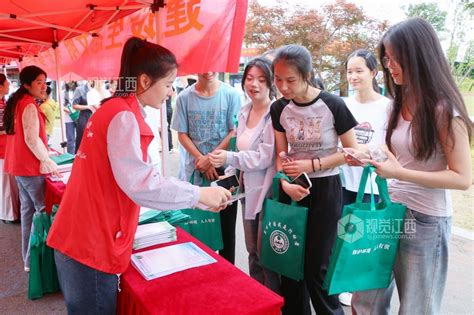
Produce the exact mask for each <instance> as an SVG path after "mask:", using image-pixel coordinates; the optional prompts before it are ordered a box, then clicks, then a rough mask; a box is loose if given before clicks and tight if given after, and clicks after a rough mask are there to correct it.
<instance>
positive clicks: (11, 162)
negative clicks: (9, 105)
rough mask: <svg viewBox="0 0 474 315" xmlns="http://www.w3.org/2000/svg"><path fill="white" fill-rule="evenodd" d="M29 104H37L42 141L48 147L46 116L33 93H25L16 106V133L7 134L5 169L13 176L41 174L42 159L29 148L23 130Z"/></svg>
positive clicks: (39, 134)
mask: <svg viewBox="0 0 474 315" xmlns="http://www.w3.org/2000/svg"><path fill="white" fill-rule="evenodd" d="M29 104H35V108H36V112H37V114H38V121H39V133H38V136H39V137H40V139H41V141H43V143H44V145H45V146H46V147H48V145H47V143H48V142H47V140H46V131H45V129H44V121H45V116H44V114H43V112H42V111H41V110H40V109H39V107H38V105H36V102H35V100H34V99H33V97H31V95H28V94H25V95H24V96H23V97H22V98H21V99H20V101H19V102H18V104H16V108H15V123H14V126H15V134H13V135H7V143H6V146H5V162H4V171H5V173H8V174H10V175H13V176H39V175H42V174H41V173H40V161H39V160H38V159H37V158H36V156H34V154H33V152H31V150H30V149H29V148H28V146H27V145H26V142H25V134H24V132H23V119H22V117H23V112H24V111H25V108H26V106H27V105H29Z"/></svg>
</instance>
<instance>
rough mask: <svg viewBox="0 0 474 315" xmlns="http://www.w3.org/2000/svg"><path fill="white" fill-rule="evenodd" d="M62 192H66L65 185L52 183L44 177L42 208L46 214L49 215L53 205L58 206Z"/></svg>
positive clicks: (59, 182)
mask: <svg viewBox="0 0 474 315" xmlns="http://www.w3.org/2000/svg"><path fill="white" fill-rule="evenodd" d="M64 190H66V185H65V184H64V183H63V182H61V181H58V182H53V181H52V180H51V179H49V178H48V177H46V189H45V194H44V206H45V210H46V212H47V213H48V214H49V213H51V208H52V207H53V205H55V204H59V202H60V201H61V198H62V196H63V194H64Z"/></svg>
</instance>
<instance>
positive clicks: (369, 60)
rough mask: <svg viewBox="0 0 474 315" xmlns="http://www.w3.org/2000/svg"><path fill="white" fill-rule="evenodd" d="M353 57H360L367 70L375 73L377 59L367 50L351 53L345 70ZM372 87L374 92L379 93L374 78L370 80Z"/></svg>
mask: <svg viewBox="0 0 474 315" xmlns="http://www.w3.org/2000/svg"><path fill="white" fill-rule="evenodd" d="M354 57H361V58H362V59H364V61H365V65H366V66H367V68H369V70H370V71H371V72H372V71H374V70H375V72H377V58H375V56H374V54H373V53H371V52H370V51H368V50H367V49H357V50H355V51H353V52H352V53H351V54H350V55H349V57H347V60H346V70H347V64H348V63H349V59H351V58H354ZM372 87H373V89H374V91H375V92H377V93H380V87H379V85H378V83H377V80H376V79H375V76H374V77H373V78H372Z"/></svg>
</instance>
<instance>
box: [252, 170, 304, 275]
mask: <svg viewBox="0 0 474 315" xmlns="http://www.w3.org/2000/svg"><path fill="white" fill-rule="evenodd" d="M280 178H283V179H285V180H289V178H288V177H287V176H286V175H284V174H283V173H282V172H278V173H277V174H276V175H275V177H274V178H273V186H272V187H273V197H272V198H273V199H270V198H267V199H265V203H264V205H263V211H264V212H263V219H262V220H263V221H262V244H261V253H260V260H261V262H262V265H263V266H265V267H266V268H268V269H270V270H273V271H275V272H277V273H279V274H281V275H283V276H285V277H288V278H291V279H294V280H301V279H303V277H304V257H305V254H304V253H305V244H306V222H307V219H308V208H306V207H302V206H299V205H297V204H296V202H294V201H292V203H291V205H289V204H286V203H282V202H279V201H278V199H279V198H278V186H279V179H280Z"/></svg>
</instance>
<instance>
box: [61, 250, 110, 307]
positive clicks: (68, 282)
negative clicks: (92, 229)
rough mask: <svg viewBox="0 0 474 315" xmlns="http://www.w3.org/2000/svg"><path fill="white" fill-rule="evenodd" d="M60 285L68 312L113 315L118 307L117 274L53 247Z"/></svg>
mask: <svg viewBox="0 0 474 315" xmlns="http://www.w3.org/2000/svg"><path fill="white" fill-rule="evenodd" d="M54 261H55V262H56V268H57V270H58V279H59V285H60V286H61V291H62V292H63V295H64V300H65V301H66V307H67V313H68V314H69V315H72V314H80V315H82V314H91V315H92V314H97V315H108V314H110V315H115V310H116V308H117V285H118V277H117V275H116V274H109V273H105V272H101V271H98V270H95V269H92V268H90V267H87V266H86V265H83V264H81V263H79V262H78V261H76V260H74V259H72V258H70V257H68V256H66V255H64V254H62V253H61V252H58V251H57V250H55V251H54Z"/></svg>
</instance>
